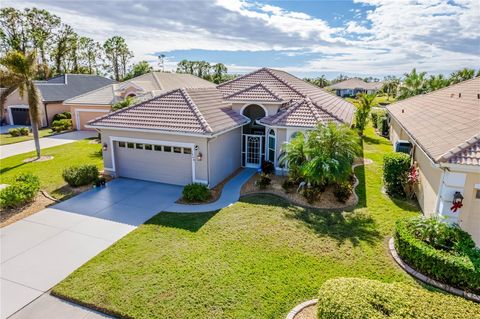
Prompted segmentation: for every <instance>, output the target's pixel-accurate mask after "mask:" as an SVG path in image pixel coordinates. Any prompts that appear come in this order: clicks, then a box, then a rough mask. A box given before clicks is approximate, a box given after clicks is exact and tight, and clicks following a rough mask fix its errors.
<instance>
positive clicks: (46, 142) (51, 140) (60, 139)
mask: <svg viewBox="0 0 480 319" xmlns="http://www.w3.org/2000/svg"><path fill="white" fill-rule="evenodd" d="M97 135H98V133H97V132H94V131H74V132H68V133H63V134H58V135H53V136H49V137H42V138H41V139H40V147H41V148H42V149H43V148H48V147H53V146H58V145H63V144H68V143H73V142H75V141H79V140H83V139H85V138H90V137H95V136H97ZM34 150H35V142H34V141H33V140H30V141H25V142H19V143H14V144H8V145H1V146H0V159H3V158H7V157H10V156H14V155H18V154H23V153H28V152H32V151H34Z"/></svg>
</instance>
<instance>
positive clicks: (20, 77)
mask: <svg viewBox="0 0 480 319" xmlns="http://www.w3.org/2000/svg"><path fill="white" fill-rule="evenodd" d="M36 61H37V54H36V52H35V51H31V52H28V53H26V54H25V55H24V54H23V53H21V52H18V51H10V52H8V53H7V54H6V55H5V56H4V57H2V58H0V65H2V66H3V69H2V71H1V72H0V83H3V85H5V86H6V87H7V89H6V90H5V91H4V92H3V93H2V94H1V96H0V103H1V108H2V109H3V106H4V104H5V100H6V98H7V96H8V94H10V93H12V92H13V91H15V90H17V89H18V92H19V94H20V97H22V98H23V97H24V96H25V95H26V96H27V100H28V110H29V113H30V122H31V125H32V133H33V139H34V140H35V149H36V150H37V158H40V141H39V137H38V123H39V122H40V112H39V108H40V94H39V92H38V89H37V87H36V86H35V82H34V80H35V79H36V77H37V74H38V66H37V62H36Z"/></svg>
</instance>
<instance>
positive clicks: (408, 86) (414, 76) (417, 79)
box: [398, 68, 427, 100]
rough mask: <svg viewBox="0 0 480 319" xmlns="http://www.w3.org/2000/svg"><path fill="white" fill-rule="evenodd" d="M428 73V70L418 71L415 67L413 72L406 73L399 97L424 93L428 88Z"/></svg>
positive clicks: (400, 98) (403, 97) (404, 97)
mask: <svg viewBox="0 0 480 319" xmlns="http://www.w3.org/2000/svg"><path fill="white" fill-rule="evenodd" d="M426 74H427V73H426V72H420V73H417V70H416V69H415V68H414V69H413V70H412V72H410V73H406V74H405V79H404V80H403V83H402V85H401V86H400V89H399V95H398V99H399V100H403V99H406V98H408V97H411V96H415V95H418V94H422V93H424V92H425V89H426V78H425V76H426Z"/></svg>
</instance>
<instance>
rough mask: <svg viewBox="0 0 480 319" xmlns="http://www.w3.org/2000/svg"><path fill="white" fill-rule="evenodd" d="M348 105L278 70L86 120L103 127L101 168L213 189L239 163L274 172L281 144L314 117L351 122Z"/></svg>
mask: <svg viewBox="0 0 480 319" xmlns="http://www.w3.org/2000/svg"><path fill="white" fill-rule="evenodd" d="M354 110H355V108H354V106H353V105H352V104H350V103H348V102H347V101H345V100H343V99H342V98H339V97H337V96H336V95H334V94H331V93H329V92H327V91H324V90H323V89H321V88H319V87H317V86H314V85H312V84H310V83H308V82H305V81H303V80H301V79H299V78H297V77H295V76H293V75H291V74H288V73H286V72H283V71H280V70H274V69H268V68H262V69H259V70H257V71H255V72H252V73H249V74H246V75H244V76H241V77H238V78H236V79H234V80H231V81H229V82H225V83H222V84H220V85H218V86H216V87H203V88H192V87H190V88H175V89H171V90H168V91H166V92H162V93H160V94H158V95H156V96H152V97H151V98H150V99H146V100H143V101H141V102H139V103H137V104H135V105H132V106H130V107H127V108H124V109H121V110H118V111H115V112H111V113H109V114H107V115H104V116H101V117H98V118H96V119H93V120H91V121H89V122H88V124H87V128H90V129H95V130H98V131H99V132H100V133H101V137H102V144H103V151H104V153H103V160H104V164H105V170H106V171H107V172H109V173H110V174H112V175H115V176H124V177H130V178H138V179H144V180H151V181H156V182H164V183H169V184H177V185H186V184H188V183H191V182H199V183H204V184H207V185H209V186H210V187H214V186H215V185H217V184H218V183H220V182H221V181H222V180H224V179H225V178H226V177H228V176H229V175H231V174H232V173H233V172H234V171H235V170H236V169H238V168H239V167H250V168H259V167H260V166H261V164H262V162H263V161H266V160H267V161H271V162H272V163H274V165H275V167H276V169H277V170H282V168H281V167H279V163H278V157H279V155H280V152H281V149H282V145H283V144H284V143H286V142H288V141H289V140H290V139H291V138H292V137H294V136H295V135H296V134H297V133H298V132H304V131H307V130H309V129H312V128H314V127H315V126H317V125H318V123H330V122H333V123H339V124H342V123H346V124H348V125H350V124H351V122H352V119H353V115H354Z"/></svg>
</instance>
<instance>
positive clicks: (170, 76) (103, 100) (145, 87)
mask: <svg viewBox="0 0 480 319" xmlns="http://www.w3.org/2000/svg"><path fill="white" fill-rule="evenodd" d="M132 85H133V86H135V87H137V88H139V89H140V90H141V92H140V93H147V92H150V91H164V92H167V91H170V90H173V89H178V88H182V87H184V88H202V87H215V84H213V83H212V82H209V81H206V80H204V79H201V78H199V77H197V76H194V75H191V74H183V73H168V72H150V73H147V74H143V75H140V76H138V77H136V78H133V79H130V80H127V81H124V82H122V83H116V84H112V85H109V86H106V87H103V88H100V89H97V90H93V91H89V92H87V93H85V94H82V95H77V96H75V97H73V98H71V99H68V100H66V101H64V103H65V104H92V105H112V104H114V103H116V102H118V101H121V100H123V97H121V96H120V93H121V92H122V91H123V90H124V89H126V88H128V87H129V86H132Z"/></svg>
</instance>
